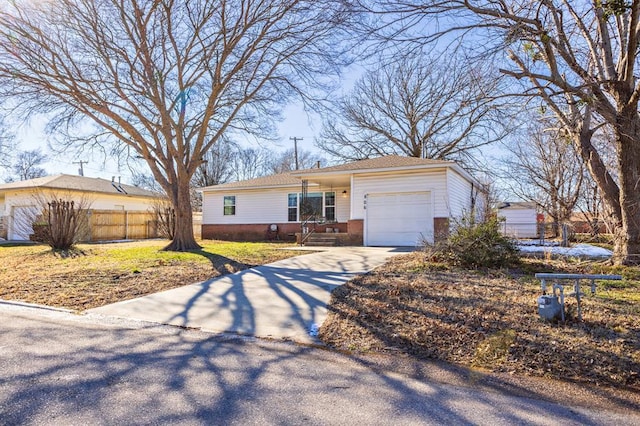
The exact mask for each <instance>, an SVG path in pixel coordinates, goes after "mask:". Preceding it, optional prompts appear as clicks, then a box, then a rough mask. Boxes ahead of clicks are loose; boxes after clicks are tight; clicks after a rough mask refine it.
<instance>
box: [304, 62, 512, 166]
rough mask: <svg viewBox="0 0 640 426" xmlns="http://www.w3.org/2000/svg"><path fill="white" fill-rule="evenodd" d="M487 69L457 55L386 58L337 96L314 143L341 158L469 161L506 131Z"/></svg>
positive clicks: (492, 82)
mask: <svg viewBox="0 0 640 426" xmlns="http://www.w3.org/2000/svg"><path fill="white" fill-rule="evenodd" d="M380 61H382V59H380V60H379V61H378V62H380ZM487 72H488V71H487V70H483V69H479V68H474V67H469V66H467V64H465V63H464V61H463V60H461V59H459V58H458V59H456V57H455V54H451V55H448V56H440V57H436V56H433V57H430V56H427V55H424V54H410V55H405V56H404V57H400V59H398V58H397V57H395V58H394V60H393V61H392V62H391V63H384V62H383V64H382V65H381V66H380V68H379V69H375V70H372V71H370V72H368V73H366V74H365V75H364V76H363V77H362V78H361V79H360V80H359V81H357V82H356V84H355V87H354V88H353V90H352V92H351V93H349V94H348V95H347V96H345V97H343V98H341V99H339V101H338V102H337V104H336V109H337V111H334V112H332V114H331V117H329V118H328V119H327V120H326V121H325V123H324V127H323V130H322V133H321V135H320V136H319V138H318V139H317V141H316V144H317V145H318V146H319V147H320V148H322V149H323V150H324V151H325V152H328V153H330V154H331V155H333V156H336V157H338V158H342V159H345V160H358V159H364V158H369V157H376V156H381V155H388V154H397V155H404V156H410V157H420V158H431V159H437V160H458V161H464V160H468V157H469V153H470V152H471V151H473V150H474V149H476V148H478V147H481V146H484V145H488V144H490V143H492V142H495V141H496V140H499V139H501V138H502V137H503V136H504V134H505V132H504V127H503V126H501V122H500V120H498V111H499V108H498V105H497V104H496V102H495V99H494V96H496V95H497V93H496V91H497V85H498V81H497V80H496V79H495V78H489V77H488V76H487V75H486V74H487Z"/></svg>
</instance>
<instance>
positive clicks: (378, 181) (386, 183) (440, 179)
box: [351, 169, 449, 219]
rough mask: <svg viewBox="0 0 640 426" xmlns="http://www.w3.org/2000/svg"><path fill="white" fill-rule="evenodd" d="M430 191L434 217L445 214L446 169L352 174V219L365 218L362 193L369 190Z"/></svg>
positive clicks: (445, 215)
mask: <svg viewBox="0 0 640 426" xmlns="http://www.w3.org/2000/svg"><path fill="white" fill-rule="evenodd" d="M422 191H430V192H431V194H432V199H433V214H434V217H448V216H449V203H448V200H447V179H446V174H445V169H441V170H429V171H424V172H420V173H416V172H413V173H410V174H399V173H395V174H392V175H390V174H386V175H380V174H377V175H369V176H366V175H358V176H354V177H353V193H352V196H351V202H352V209H351V219H364V196H365V195H366V194H369V193H391V192H422Z"/></svg>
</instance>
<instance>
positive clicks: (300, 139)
mask: <svg viewBox="0 0 640 426" xmlns="http://www.w3.org/2000/svg"><path fill="white" fill-rule="evenodd" d="M289 140H291V141H293V155H294V157H295V160H296V170H299V168H300V167H299V165H298V141H302V140H304V138H297V137H295V136H294V137H292V138H289Z"/></svg>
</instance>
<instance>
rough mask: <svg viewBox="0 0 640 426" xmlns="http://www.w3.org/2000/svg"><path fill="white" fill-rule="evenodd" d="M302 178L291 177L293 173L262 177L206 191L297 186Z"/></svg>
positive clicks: (214, 187) (210, 187)
mask: <svg viewBox="0 0 640 426" xmlns="http://www.w3.org/2000/svg"><path fill="white" fill-rule="evenodd" d="M300 182H301V180H300V178H297V177H293V176H291V173H281V174H277V175H270V176H262V177H259V178H255V179H248V180H241V181H238V182H229V183H223V184H220V185H214V186H208V187H206V188H201V189H202V190H205V189H216V190H217V189H235V188H253V187H273V186H295V185H300Z"/></svg>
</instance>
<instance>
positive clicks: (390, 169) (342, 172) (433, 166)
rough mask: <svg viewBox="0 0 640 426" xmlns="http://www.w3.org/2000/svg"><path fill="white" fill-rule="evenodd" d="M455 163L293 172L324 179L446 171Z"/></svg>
mask: <svg viewBox="0 0 640 426" xmlns="http://www.w3.org/2000/svg"><path fill="white" fill-rule="evenodd" d="M453 166H455V163H449V162H443V163H436V164H418V165H415V166H395V167H377V168H375V169H353V170H336V171H329V172H322V171H318V172H292V173H291V175H292V176H296V177H300V178H302V179H304V177H306V176H309V177H322V176H336V175H356V174H366V173H385V172H400V171H405V170H407V171H411V170H420V169H425V170H427V169H444V168H447V167H453ZM319 170H321V169H319Z"/></svg>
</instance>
